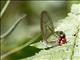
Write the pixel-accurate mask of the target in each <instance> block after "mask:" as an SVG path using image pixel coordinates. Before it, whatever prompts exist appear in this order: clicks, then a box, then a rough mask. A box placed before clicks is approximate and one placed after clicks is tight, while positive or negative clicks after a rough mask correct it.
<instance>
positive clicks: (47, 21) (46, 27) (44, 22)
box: [41, 11, 54, 40]
mask: <svg viewBox="0 0 80 60" xmlns="http://www.w3.org/2000/svg"><path fill="white" fill-rule="evenodd" d="M41 32H42V36H43V40H47V38H48V37H49V36H50V34H51V33H54V26H53V22H52V19H51V17H50V16H49V15H48V13H47V12H46V11H43V12H42V13H41Z"/></svg>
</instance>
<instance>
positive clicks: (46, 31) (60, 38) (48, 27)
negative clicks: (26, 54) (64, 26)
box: [40, 11, 67, 46]
mask: <svg viewBox="0 0 80 60" xmlns="http://www.w3.org/2000/svg"><path fill="white" fill-rule="evenodd" d="M40 28H41V33H42V37H43V42H44V43H46V44H51V45H52V46H56V45H62V44H65V43H66V42H67V41H66V35H65V33H64V32H63V31H54V29H55V28H54V25H53V21H52V19H51V17H50V16H49V14H48V13H47V11H42V13H41V21H40ZM51 36H52V37H56V38H55V39H53V40H52V41H49V40H50V39H49V38H50V37H51ZM56 39H57V40H56Z"/></svg>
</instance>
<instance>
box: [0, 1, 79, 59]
mask: <svg viewBox="0 0 80 60" xmlns="http://www.w3.org/2000/svg"><path fill="white" fill-rule="evenodd" d="M6 1H7V0H5V1H3V0H1V1H0V4H1V9H0V11H1V10H2V9H3V7H4V5H5V4H6ZM73 3H80V1H78V0H77V1H71V0H63V1H47V0H46V1H34V0H32V1H27V0H24V1H18V0H17V1H15V0H13V1H10V3H9V5H8V7H7V8H6V10H5V12H4V14H3V15H2V17H1V19H0V25H1V29H0V30H1V34H3V33H5V32H6V31H7V30H8V29H9V28H10V27H11V26H12V25H13V24H14V23H15V22H16V21H17V19H18V18H20V16H22V15H23V14H26V15H27V17H26V18H24V19H23V20H22V21H21V22H20V23H19V24H18V25H17V27H16V28H15V29H14V31H12V33H11V34H10V35H9V36H7V37H5V38H4V39H2V40H1V41H0V42H1V55H3V54H6V53H7V52H9V51H11V50H13V49H15V48H18V47H20V46H22V45H24V44H25V43H27V42H29V41H30V40H33V39H34V38H35V39H36V40H41V39H42V37H41V36H38V35H39V34H40V17H41V16H40V15H41V12H42V11H43V10H46V11H47V12H48V13H49V15H50V16H51V18H52V20H53V22H57V21H58V20H60V19H63V18H65V17H66V16H67V13H68V12H70V7H71V5H72V4H73ZM37 36H38V37H39V38H36V37H37ZM38 51H40V49H37V48H35V47H30V46H26V47H24V48H23V49H22V50H19V51H18V52H17V53H13V54H11V55H10V56H8V57H6V58H5V60H16V59H21V58H24V57H28V56H32V55H34V53H35V52H38ZM28 52H31V53H28Z"/></svg>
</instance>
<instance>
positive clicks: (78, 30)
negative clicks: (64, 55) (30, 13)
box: [70, 25, 79, 60]
mask: <svg viewBox="0 0 80 60" xmlns="http://www.w3.org/2000/svg"><path fill="white" fill-rule="evenodd" d="M78 27H79V25H78ZM78 27H77V31H76V33H75V34H76V35H75V39H74V44H73V47H72V54H71V58H70V59H71V60H73V56H74V49H75V45H76V40H77V37H78V36H77V35H78V32H79V28H78Z"/></svg>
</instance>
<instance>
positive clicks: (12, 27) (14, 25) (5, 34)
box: [0, 14, 26, 39]
mask: <svg viewBox="0 0 80 60" xmlns="http://www.w3.org/2000/svg"><path fill="white" fill-rule="evenodd" d="M24 17H26V14H24V15H23V16H22V17H20V18H18V20H17V21H16V22H15V23H14V24H13V25H12V26H11V28H10V29H9V30H8V31H7V32H5V33H4V34H2V35H1V36H0V39H2V38H5V37H6V36H8V35H9V34H10V33H11V32H12V31H13V30H14V29H15V27H16V26H17V25H18V24H19V22H20V21H21V20H22V19H23V18H24Z"/></svg>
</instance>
